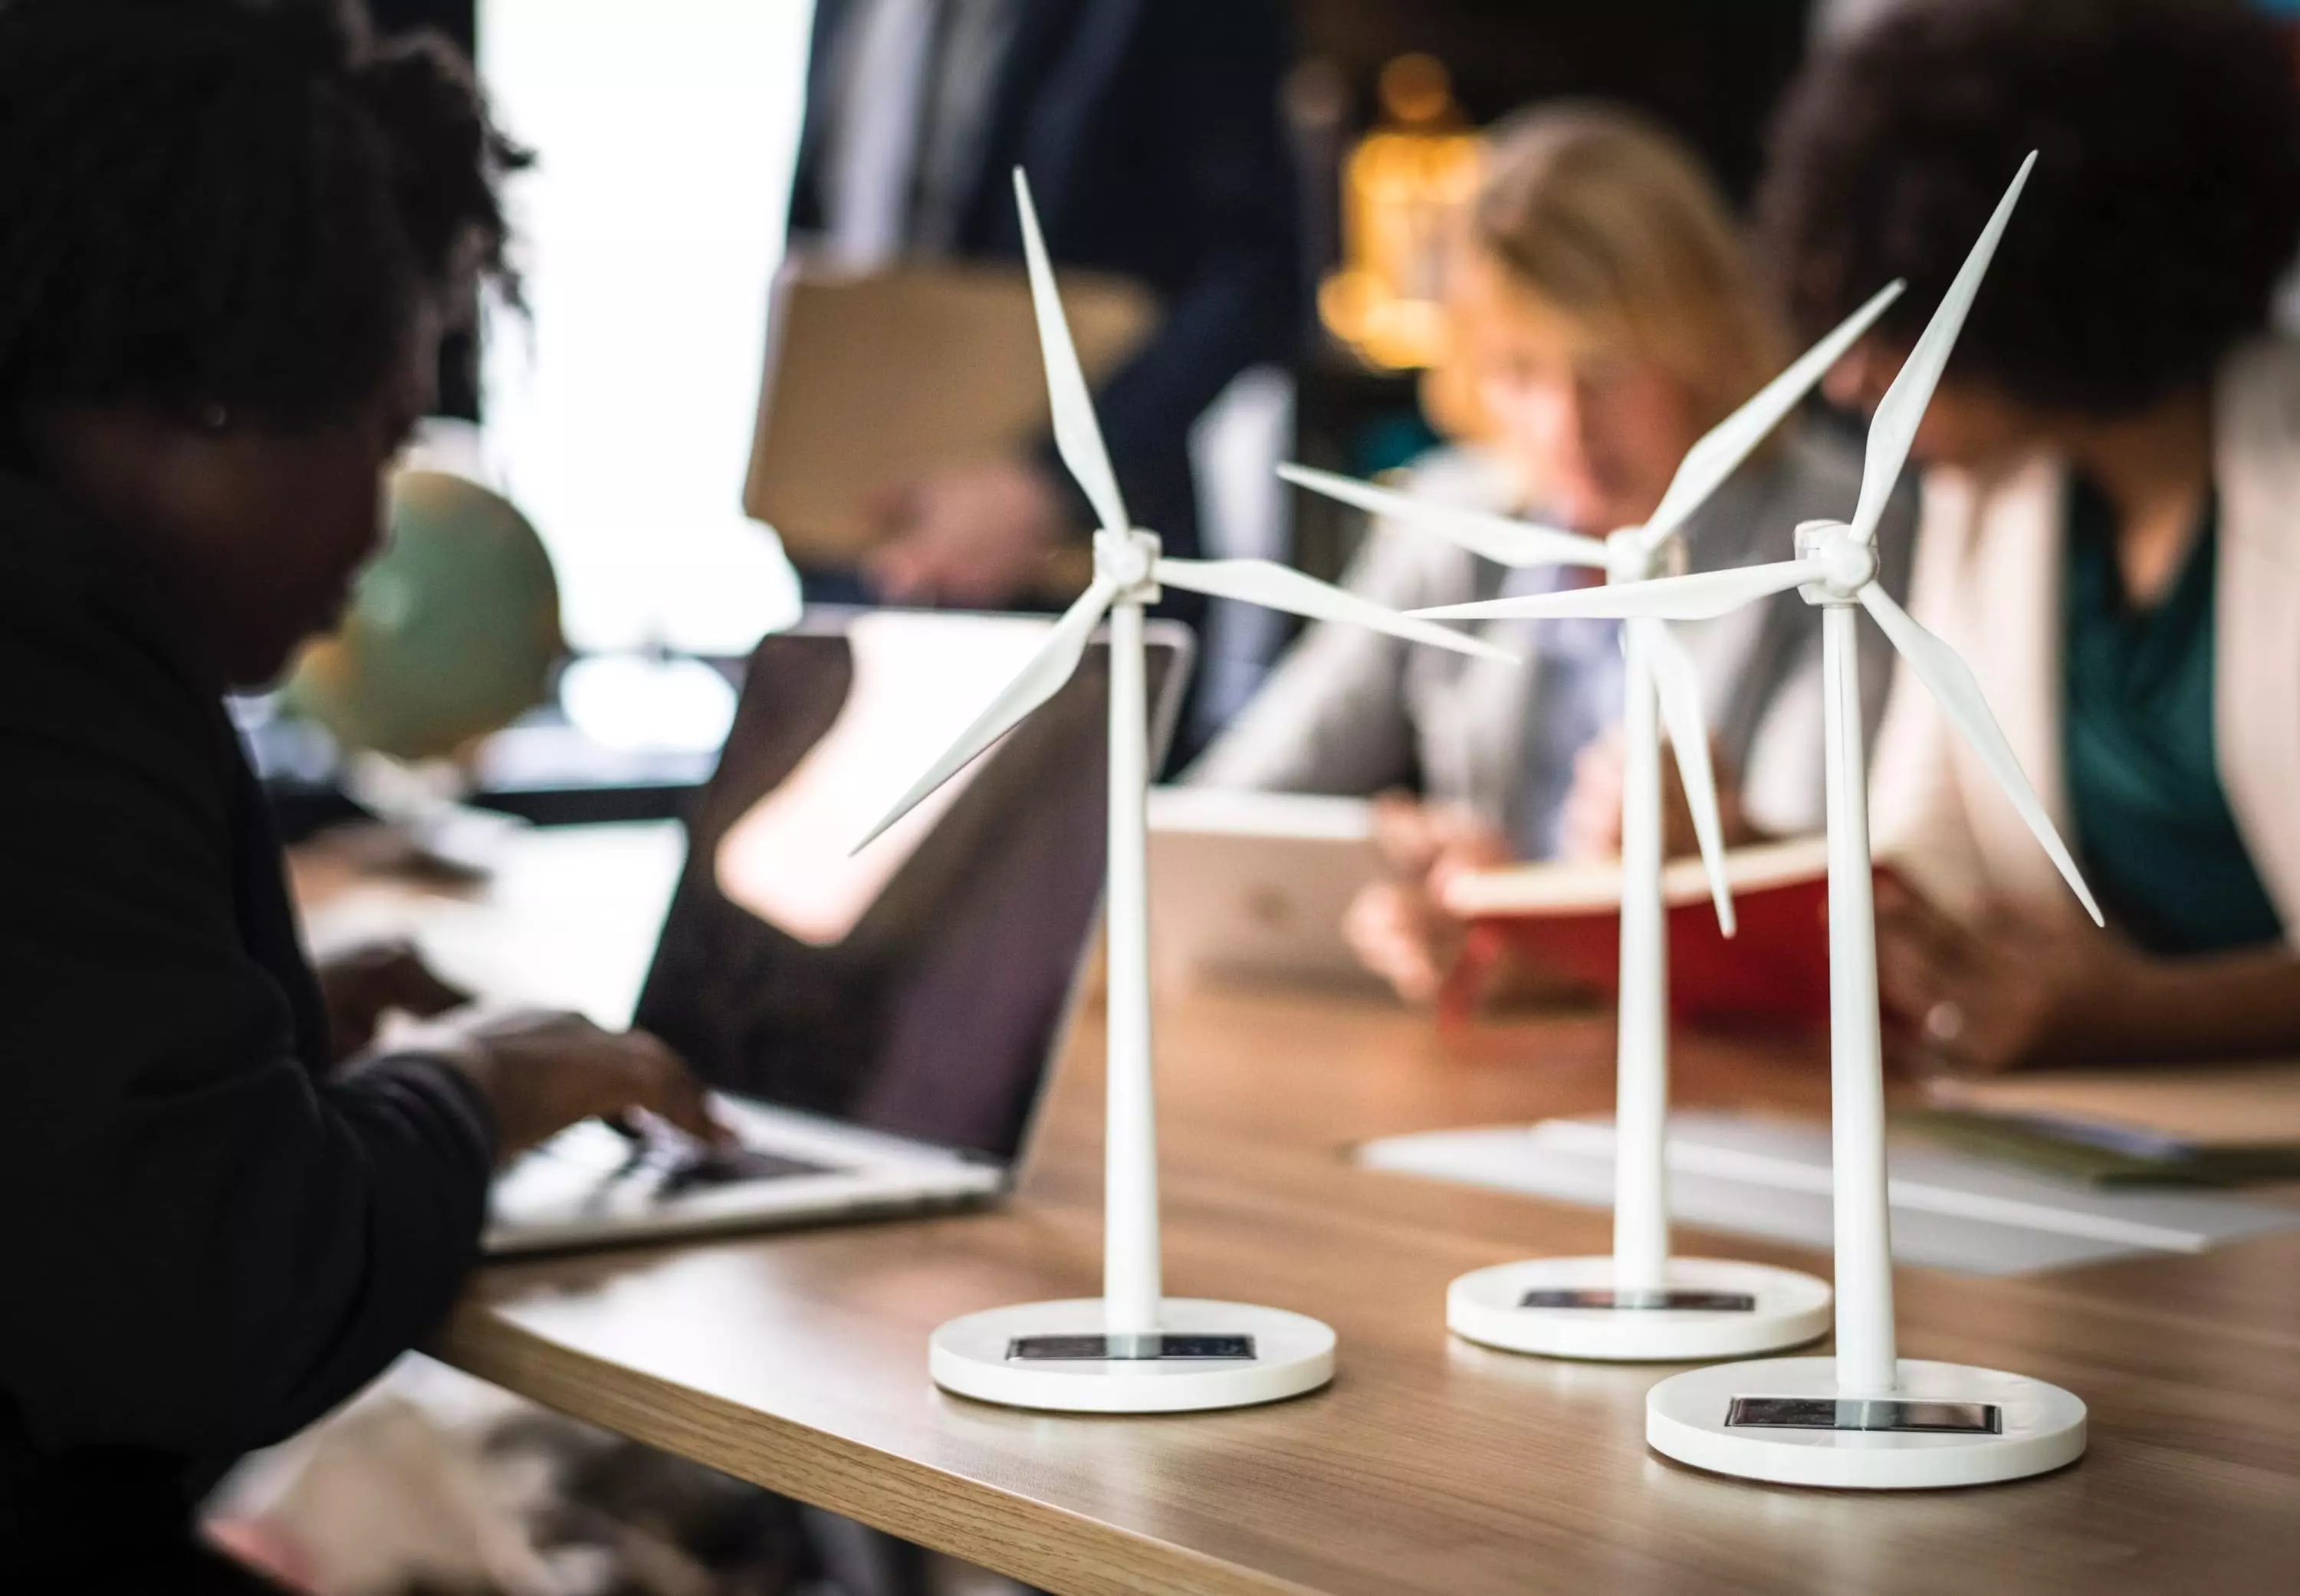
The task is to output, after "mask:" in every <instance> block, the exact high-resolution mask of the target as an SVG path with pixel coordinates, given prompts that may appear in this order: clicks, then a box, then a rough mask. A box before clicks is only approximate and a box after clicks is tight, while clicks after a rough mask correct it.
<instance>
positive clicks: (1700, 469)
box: [1643, 279, 1908, 549]
mask: <svg viewBox="0 0 2300 1596" xmlns="http://www.w3.org/2000/svg"><path fill="white" fill-rule="evenodd" d="M1905 287H1908V285H1907V284H1906V283H1904V282H1901V281H1898V280H1897V279H1896V280H1895V281H1893V282H1889V283H1888V284H1886V285H1885V286H1884V287H1882V288H1879V289H1878V290H1877V292H1876V293H1875V294H1874V295H1871V296H1870V300H1869V303H1867V304H1864V305H1863V306H1862V307H1861V308H1860V309H1859V310H1857V311H1855V312H1853V314H1851V315H1850V316H1847V317H1846V319H1845V320H1842V321H1840V322H1838V324H1837V328H1836V330H1835V331H1833V332H1831V333H1830V334H1829V336H1828V337H1825V338H1823V339H1821V342H1820V343H1818V344H1815V345H1813V347H1812V348H1810V349H1808V350H1806V351H1805V352H1804V354H1803V355H1802V356H1800V357H1799V358H1798V360H1797V362H1796V364H1794V365H1792V366H1790V367H1789V368H1788V370H1785V371H1783V372H1782V373H1781V374H1780V375H1779V377H1776V378H1773V379H1772V381H1771V382H1769V383H1767V384H1766V385H1765V386H1764V387H1762V388H1759V389H1758V390H1757V392H1756V395H1754V397H1753V398H1751V399H1750V400H1749V402H1748V403H1746V404H1744V405H1743V406H1742V407H1741V408H1740V409H1738V410H1737V411H1734V412H1733V413H1732V414H1731V415H1729V416H1728V417H1726V418H1725V419H1724V420H1721V421H1720V422H1718V423H1717V425H1716V426H1714V427H1713V428H1710V429H1709V430H1708V431H1707V432H1706V433H1704V434H1703V435H1702V437H1701V441H1700V442H1699V443H1697V444H1696V445H1693V447H1692V448H1690V449H1688V450H1687V451H1686V452H1685V459H1684V461H1683V462H1682V463H1680V464H1679V466H1678V468H1677V475H1676V476H1675V477H1674V478H1671V480H1670V485H1669V491H1668V492H1667V493H1665V494H1663V495H1662V496H1661V503H1660V504H1658V505H1657V506H1655V507H1654V512H1653V516H1652V519H1651V520H1647V521H1646V525H1645V531H1644V533H1643V537H1644V541H1645V545H1646V547H1647V548H1648V549H1652V548H1658V547H1659V546H1660V545H1661V542H1662V539H1663V538H1665V537H1667V536H1669V535H1670V534H1671V533H1672V532H1674V531H1676V530H1677V529H1678V528H1679V527H1681V526H1683V525H1685V523H1686V521H1687V520H1689V519H1690V518H1691V517H1692V515H1693V512H1694V511H1696V510H1698V509H1700V508H1701V507H1702V505H1704V503H1708V501H1709V495H1711V494H1713V493H1715V492H1716V491H1717V490H1718V489H1719V488H1720V487H1721V486H1724V484H1725V479H1726V478H1729V477H1730V476H1731V475H1732V474H1733V473H1734V472H1735V471H1737V470H1739V469H1740V466H1741V462H1742V461H1745V460H1746V459H1748V457H1749V452H1750V451H1751V450H1753V449H1754V448H1755V447H1756V446H1757V445H1759V444H1761V443H1763V442H1764V440H1765V435H1766V434H1767V433H1769V432H1771V431H1772V429H1773V428H1776V427H1778V426H1779V425H1780V422H1781V418H1782V417H1784V416H1786V415H1788V413H1789V411H1793V410H1795V409H1796V407H1797V406H1798V405H1799V404H1800V403H1803V402H1804V396H1805V395H1807V394H1810V393H1811V392H1813V385H1814V384H1815V383H1817V382H1819V381H1820V380H1821V378H1823V377H1824V376H1826V375H1827V374H1828V372H1829V368H1830V367H1831V366H1833V365H1835V364H1837V362H1838V361H1840V360H1842V359H1843V358H1844V356H1845V352H1846V350H1848V349H1850V348H1852V347H1853V345H1854V344H1855V343H1857V342H1859V341H1860V338H1861V335H1862V334H1863V333H1865V332H1867V331H1868V330H1869V328H1870V327H1871V324H1873V323H1874V322H1875V321H1876V320H1877V318H1878V317H1879V316H1881V315H1883V314H1884V313H1885V307H1886V306H1887V305H1889V304H1891V303H1893V302H1894V301H1895V300H1896V299H1898V298H1899V297H1900V296H1901V290H1902V289H1903V288H1905Z"/></svg>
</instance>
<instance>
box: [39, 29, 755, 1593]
mask: <svg viewBox="0 0 2300 1596" xmlns="http://www.w3.org/2000/svg"><path fill="white" fill-rule="evenodd" d="M522 160H523V156H522V155H521V153H520V152H519V151H517V150H516V149H515V148H514V147H513V146H512V145H511V144H510V143H509V142H508V141H506V140H505V139H504V137H503V136H502V135H501V134H499V133H498V132H496V130H495V129H494V128H493V127H492V126H491V125H490V123H489V121H488V119H487V112H486V110H485V107H484V105H483V104H482V103H481V101H480V99H479V95H478V93H477V91H476V89H475V87H474V86H473V84H472V81H471V75H470V71H469V68H468V67H467V65H466V64H465V63H464V62H462V60H461V59H459V58H458V57H456V56H455V55H454V54H453V53H452V52H450V51H449V50H448V49H447V48H446V46H443V45H441V44H439V43H437V42H436V41H432V40H428V39H417V40H412V41H408V42H402V43H394V44H383V43H379V42H377V41H376V40H374V39H373V38H372V37H371V36H370V33H369V30H368V28H367V26H366V22H365V18H364V14H363V13H362V12H360V11H359V10H357V9H355V8H354V7H351V6H348V5H345V4H337V3H335V0H0V680H4V681H5V682H6V684H7V688H6V692H5V693H4V694H0V770H4V772H5V777H4V779H0V902H4V903H5V904H6V910H7V912H6V915H5V917H4V919H0V1123H4V1124H5V1125H6V1126H8V1127H9V1128H10V1132H11V1135H10V1142H9V1147H8V1151H7V1156H6V1157H5V1158H4V1159H0V1260H4V1261H5V1264H6V1266H7V1278H8V1282H9V1286H8V1293H7V1301H6V1303H5V1305H4V1307H0V1589H6V1590H11V1591H15V1590H23V1591H35V1590H37V1591H67V1590H69V1591H74V1592H109V1591H115V1590H133V1591H138V1592H142V1591H169V1592H193V1591H211V1590H226V1591H228V1590H238V1589H246V1588H256V1587H252V1586H251V1585H249V1584H248V1580H249V1579H250V1578H251V1577H252V1576H248V1575H244V1574H242V1573H240V1572H237V1571H235V1570H234V1568H233V1567H231V1566H230V1565H229V1564H227V1563H225V1562H223V1561H221V1560H220V1559H215V1558H213V1557H212V1556H209V1555H207V1554H205V1553H203V1552H202V1551H200V1550H197V1549H196V1547H195V1544H194V1542H193V1537H192V1532H191V1514H192V1510H193V1505H194V1503H195V1502H196V1500H198V1498H199V1496H200V1495H201V1494H202V1493H203V1492H204V1491H205V1490H206V1489H207V1487H208V1486H209V1485H210V1484H212V1483H213V1482H214V1480H215V1479H216V1478H217V1477H218V1475H220V1474H221V1472H222V1471H223V1470H224V1469H225V1468H226V1467H228V1466H229V1464H230V1463H231V1461H232V1460H233V1459H236V1458H237V1456H238V1455H239V1454H241V1453H243V1452H245V1451H248V1450H250V1449H251V1448H254V1447H259V1446H262V1445H265V1444H268V1443H270V1442H274V1441H278V1440H279V1439H281V1438H283V1437H285V1436H286V1435H287V1434H290V1433H292V1432H294V1431H296V1430H297V1429H299V1428H301V1427H302V1426H305V1425H307V1424H309V1423H310V1422H311V1421H312V1420H313V1419H314V1418H316V1417H319V1416H320V1415H321V1414H322V1413H325V1412H327V1411H328V1410H329V1409H331V1408H333V1407H335V1406H336V1405H337V1403H339V1402H341V1401H343V1400H344V1399H345V1398H346V1397H347V1396H349V1395H350V1394H351V1393H352V1392H354V1391H356V1390H358V1389H359V1388H360V1387H361V1386H362V1385H363V1384H366V1383H367V1382H368V1381H369V1380H371V1378H373V1377H374V1376H376V1375H377V1374H378V1373H379V1372H380V1371H381V1370H382V1369H383V1367H385V1366H386V1365H387V1363H389V1362H390V1361H391V1360H392V1359H394V1358H396V1356H398V1355H399V1354H400V1353H401V1352H402V1351H404V1350H406V1349H407V1348H408V1347H409V1346H411V1345H412V1344H413V1343H414V1342H416V1341H417V1340H418V1339H419V1338H420V1337H421V1336H423V1335H424V1334H427V1333H428V1332H429V1331H430V1330H431V1329H432V1328H433V1327H434V1326H437V1324H438V1323H439V1321H440V1319H441V1318H442V1317H443V1316H444V1315H445V1313H446V1309H447V1308H448V1305H449V1303H450V1302H451V1301H452V1300H453V1298H454V1294H455V1293H456V1291H457V1290H458V1288H459V1286H460V1285H461V1283H462V1278H463V1276H464V1274H465V1272H466V1271H467V1269H468V1268H469V1267H470V1265H471V1262H472V1260H473V1259H474V1257H475V1256H476V1254H477V1251H478V1243H479V1227H480V1221H481V1218H482V1215H483V1213H484V1210H485V1207H486V1201H487V1185H488V1180H489V1176H490V1173H491V1170H492V1168H493V1166H494V1165H495V1163H496V1160H497V1159H498V1158H499V1157H502V1156H504V1155H505V1154H507V1153H509V1152H511V1151H516V1150H518V1149H520V1148H521V1147H523V1146H526V1145H529V1144H531V1143H534V1142H537V1141H539V1140H541V1139H542V1138H543V1137H544V1136H546V1135H550V1134H552V1133H553V1132H554V1131H556V1130H557V1129H559V1128H560V1127H562V1126H565V1125H568V1124H570V1123H572V1122H573V1121H574V1120H576V1119H578V1118H584V1117H586V1116H588V1115H592V1114H602V1113H618V1112H621V1111H623V1110H629V1109H631V1108H634V1107H646V1108H649V1109H653V1110H656V1111H657V1112H661V1113H664V1114H667V1115H670V1116H671V1117H673V1118H677V1119H679V1120H680V1121H681V1122H683V1123H685V1124H687V1126H689V1127H690V1128H692V1129H695V1130H696V1131H698V1132H701V1133H704V1134H709V1133H710V1131H711V1124H710V1121H709V1118H708V1117H707V1116H706V1115H705V1113H704V1110H703V1108H702V1104H701V1099H700V1095H699V1093H698V1091H697V1089H696V1087H695V1086H694V1085H693V1084H692V1082H691V1081H690V1080H689V1078H688V1077H687V1076H686V1074H685V1072H684V1070H683V1068H682V1067H681V1066H680V1065H679V1061H678V1060H676V1059H675V1058H674V1057H673V1056H672V1055H671V1052H669V1050H667V1049H666V1048H664V1047H663V1046H662V1044H661V1043H657V1042H654V1041H653V1040H652V1039H650V1038H647V1037H645V1036H639V1035H608V1034H606V1033H604V1032H601V1031H598V1030H596V1029H595V1028H593V1027H590V1026H588V1025H587V1024H586V1023H585V1022H583V1021H581V1020H579V1019H576V1018H572V1017H569V1016H525V1017H511V1018H503V1017H497V1018H492V1019H489V1018H482V1017H479V1016H478V1015H476V1014H474V1013H472V1012H471V1011H470V1010H463V1011H461V1012H459V1013H453V1014H447V1015H445V1016H443V1017H442V1018H439V1019H438V1020H437V1021H436V1022H435V1023H434V1024H432V1025H431V1026H430V1027H429V1028H428V1030H427V1031H426V1032H425V1033H423V1037H422V1040H421V1043H420V1044H418V1045H413V1046H411V1047H405V1048H401V1049H397V1050H383V1049H379V1048H377V1047H375V1046H373V1045H371V1033H372V1032H373V1030H374V1027H375V1023H376V1021H377V1019H378V1018H379V1014H380V1012H381V1010H384V1009H385V1008H387V1007H390V1008H402V1009H410V1008H412V1009H424V1010H434V1009H438V1008H441V1007H442V1006H443V1005H446V1004H449V1003H452V1002H454V1000H455V998H456V996H457V994H455V993H453V992H451V991H449V990H448V989H446V987H444V986H443V985H440V984H439V983H438V982H437V981H436V980H435V979H433V978H432V977H429V975H428V973H427V972H425V971H423V970H422V969H421V968H420V967H419V966H416V965H414V964H412V962H411V961H410V960H406V959H404V958H401V959H398V960H384V961H382V962H377V961H374V960H361V961H359V962H357V963H355V964H354V965H353V966H350V967H346V968H332V969H323V970H321V972H319V974H318V976H317V977H315V976H314V973H313V971H312V969H311V968H310V967H309V966H308V964H307V963H306V961H305V959H304V953H303V952H302V950H301V949H300V947H299V945H298V942H297V935H296V926H295V920H294V917H293V914H292V912H291V910H290V908H289V904H288V900H287V894H286V891H285V888H284V885H283V878H282V870H281V861H280V855H279V845H278V843H277V841H276V840H275V838H274V835H273V834H272V832H271V827H270V824H269V821H268V819H267V817H266V812H265V809H264V802H263V798H262V794H261V792H260V790H259V789H258V787H257V786H256V784H255V781H254V777H252V776H251V775H250V773H249V770H248V767H247V764H246V759H245V757H244V755H243V752H242V751H241V748H240V746H239V744H238V742H237V737H236V736H235V734H234V732H233V729H232V727H231V725H230V723H229V720H228V719H227V718H226V715H225V711H224V710H223V707H222V704H221V698H222V695H223V694H224V693H225V692H226V691H227V690H228V689H230V688H234V687H240V686H254V685H260V684H262V683H264V682H267V681H269V680H271V679H272V678H273V677H276V676H277V675H278V674H279V671H280V670H281V669H282V667H283V665H284V663H285V662H286V661H287V659H288V657H289V655H290V654H291V653H292V652H293V651H294V650H295V649H296V645H297V644H299V643H300V642H301V641H302V640H303V639H304V637H305V636H309V635H310V634H312V632H314V631H316V630H319V629H321V628H325V627H326V626H328V625H329V622H330V619H331V618H333V617H334V616H335V615H337V613H338V611H340V610H341V608H342V606H343V604H344V603H345V601H346V593H347V587H348V584H349V583H350V581H351V578H352V576H353V574H354V571H355V570H356V569H358V568H359V567H360V565H361V564H362V562H363V561H366V560H367V559H368V558H369V557H370V556H371V554H372V553H374V552H375V550H376V547H377V544H378V540H379V532H380V526H381V520H382V513H381V504H382V482H383V477H384V474H385V472H386V470H387V467H388V466H389V464H390V462H391V461H392V459H393V456H394V455H395V453H396V452H397V450H398V448H399V445H400V444H401V442H402V441H403V439H404V437H405V436H406V434H407V432H408V430H409V428H411V427H412V424H413V423H414V421H415V420H416V419H417V418H418V417H419V416H421V414H422V413H423V411H424V410H425V409H426V407H427V405H428V403H429V391H430V385H431V380H432V374H433V373H435V372H436V370H437V343H438V338H439V336H440V332H441V328H442V327H443V325H444V324H445V322H446V320H447V319H448V317H449V315H450V313H451V312H453V311H454V308H455V307H458V306H460V305H462V304H464V303H468V302H469V301H470V300H471V297H472V293H473V289H474V287H475V286H476V283H477V281H478V280H479V278H488V277H495V278H500V277H501V275H502V273H503V269H504V235H505V229H504V217H503V212H502V210H501V208H500V206H499V204H498V203H497V187H498V184H499V182H500V181H501V179H503V177H504V175H505V173H506V172H508V171H509V170H512V168H513V167H515V166H516V165H518V164H520V162H521V161H522Z"/></svg>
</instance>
